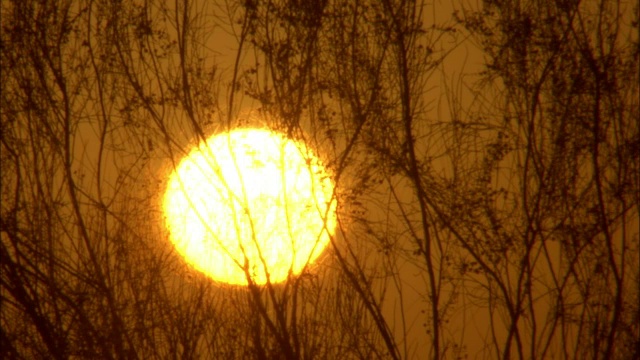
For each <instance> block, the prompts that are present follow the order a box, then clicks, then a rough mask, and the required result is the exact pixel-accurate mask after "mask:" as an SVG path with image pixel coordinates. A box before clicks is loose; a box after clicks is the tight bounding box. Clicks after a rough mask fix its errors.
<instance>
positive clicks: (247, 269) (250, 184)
mask: <svg viewBox="0 0 640 360" xmlns="http://www.w3.org/2000/svg"><path fill="white" fill-rule="evenodd" d="M163 208H164V213H165V216H166V225H167V228H168V229H169V231H170V237H171V241H172V242H173V244H174V245H175V248H176V249H177V251H178V252H179V253H180V254H181V255H182V256H183V257H184V259H185V260H186V261H187V262H188V263H189V264H190V265H191V266H193V267H194V268H195V269H197V270H199V271H201V272H203V273H204V274H206V275H208V276H209V277H211V278H212V279H213V280H215V281H219V282H225V283H229V284H238V285H246V284H247V283H248V279H247V277H250V278H251V280H252V281H253V282H255V283H256V284H265V283H267V282H271V283H278V282H282V281H284V280H285V279H286V278H287V276H289V274H294V275H296V274H299V273H300V272H301V271H302V270H303V269H304V268H305V266H307V265H308V264H311V263H313V261H314V260H315V259H316V258H317V257H318V256H319V255H320V254H321V252H322V250H323V249H324V248H325V246H326V245H327V244H328V243H329V239H330V236H332V235H333V233H334V229H335V226H336V202H335V201H334V200H333V182H332V180H331V179H330V178H329V176H328V174H327V172H326V171H325V170H324V168H323V167H322V164H321V163H320V161H319V159H318V158H317V157H316V156H315V155H314V154H313V153H312V152H311V150H310V149H309V148H308V147H306V146H304V145H303V144H301V143H299V142H296V141H293V140H290V139H287V138H285V137H284V136H282V135H280V134H278V133H275V132H272V131H269V130H266V129H238V130H233V131H231V132H228V133H224V134H219V135H215V136H213V137H211V138H209V139H207V141H206V142H203V143H201V144H200V145H199V146H198V147H196V148H194V149H192V150H191V152H190V153H189V154H188V155H187V156H186V157H185V158H184V159H183V160H182V161H181V162H180V163H179V164H178V166H177V167H176V168H175V169H174V171H172V173H171V175H170V177H169V181H168V184H167V189H166V193H165V195H164V199H163Z"/></svg>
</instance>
